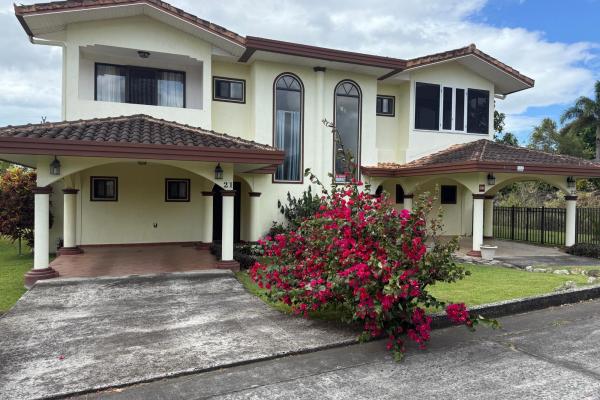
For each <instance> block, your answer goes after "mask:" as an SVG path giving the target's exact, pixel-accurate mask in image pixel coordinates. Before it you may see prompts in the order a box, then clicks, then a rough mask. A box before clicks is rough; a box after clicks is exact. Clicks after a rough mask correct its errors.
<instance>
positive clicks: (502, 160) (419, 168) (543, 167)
mask: <svg viewBox="0 0 600 400" xmlns="http://www.w3.org/2000/svg"><path fill="white" fill-rule="evenodd" d="M362 170H363V173H364V174H365V175H369V176H421V175H430V174H445V173H453V172H506V173H515V172H522V173H527V174H531V173H536V174H546V175H563V174H568V175H577V176H600V163H598V162H595V161H591V160H584V159H581V158H577V157H571V156H565V155H561V154H553V153H547V152H544V151H539V150H532V149H527V148H524V147H517V146H510V145H506V144H502V143H496V142H493V141H491V140H488V139H480V140H476V141H474V142H470V143H465V144H457V145H454V146H450V147H448V148H447V149H444V150H442V151H439V152H436V153H433V154H430V155H427V156H424V157H421V158H418V159H416V160H414V161H411V162H409V163H406V164H396V163H379V164H378V165H376V166H363V167H362Z"/></svg>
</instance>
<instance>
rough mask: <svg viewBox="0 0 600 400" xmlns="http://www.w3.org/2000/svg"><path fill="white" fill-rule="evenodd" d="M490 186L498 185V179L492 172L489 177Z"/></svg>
mask: <svg viewBox="0 0 600 400" xmlns="http://www.w3.org/2000/svg"><path fill="white" fill-rule="evenodd" d="M487 182H488V185H490V186H494V185H495V184H496V177H495V176H494V174H492V173H491V172H490V173H489V174H488V176H487Z"/></svg>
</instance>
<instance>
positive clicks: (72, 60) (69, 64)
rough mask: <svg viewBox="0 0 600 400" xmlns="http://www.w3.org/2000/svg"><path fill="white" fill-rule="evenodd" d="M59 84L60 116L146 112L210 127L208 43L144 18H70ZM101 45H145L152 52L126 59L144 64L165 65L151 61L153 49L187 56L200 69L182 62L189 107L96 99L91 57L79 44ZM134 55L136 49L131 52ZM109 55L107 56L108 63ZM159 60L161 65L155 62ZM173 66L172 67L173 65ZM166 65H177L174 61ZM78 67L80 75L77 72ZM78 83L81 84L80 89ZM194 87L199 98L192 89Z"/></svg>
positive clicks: (209, 49)
mask: <svg viewBox="0 0 600 400" xmlns="http://www.w3.org/2000/svg"><path fill="white" fill-rule="evenodd" d="M65 42H66V44H65V47H64V49H63V51H64V54H63V60H64V66H63V68H64V71H63V77H64V80H65V81H64V87H63V118H64V119H67V120H76V119H85V118H98V117H111V116H119V115H131V114H139V113H143V114H149V115H152V116H154V117H157V118H163V119H167V120H171V121H177V122H181V123H185V124H190V125H194V126H201V127H203V128H206V129H210V128H211V120H212V119H211V110H210V108H211V101H210V98H211V97H210V90H204V89H203V87H204V86H206V85H208V86H207V87H210V80H211V77H212V68H211V57H212V56H211V51H212V46H211V45H209V44H208V43H206V42H203V41H201V40H198V39H197V38H195V37H193V36H191V35H189V34H187V33H185V32H182V31H180V30H177V29H175V28H172V27H169V26H167V25H165V24H162V23H160V22H158V21H155V20H153V19H150V18H148V17H143V16H139V17H130V18H119V19H114V20H105V21H95V22H85V23H74V24H70V25H68V27H67V30H66V34H65ZM93 45H101V46H113V47H116V48H122V49H130V50H132V51H133V52H135V51H137V50H145V51H149V52H150V53H151V55H150V57H149V58H148V59H146V60H142V59H136V58H135V57H134V58H131V59H129V62H128V64H135V65H142V66H148V67H164V66H165V65H164V63H162V62H156V61H155V60H153V58H152V53H153V52H156V53H167V54H174V55H178V56H185V57H190V58H191V59H193V60H195V61H197V62H199V63H201V68H191V67H189V66H188V67H185V69H186V72H188V74H189V77H186V78H189V79H190V81H191V86H190V93H188V101H189V104H190V105H191V106H192V107H194V108H174V107H159V106H145V105H139V104H124V103H110V102H97V101H94V100H93V95H92V96H90V93H92V94H93V90H94V86H93V84H94V82H93V79H90V78H92V77H93V61H104V60H102V59H95V60H92V61H91V60H89V59H87V58H85V57H82V54H81V53H82V51H81V49H82V48H85V47H86V46H93ZM134 54H135V53H134ZM110 59H111V57H106V61H108V62H110ZM155 64H160V65H155ZM173 67H174V68H173ZM173 67H170V68H171V69H177V68H178V67H179V68H181V67H182V66H181V65H179V66H177V65H174V66H173ZM80 70H81V72H82V74H81V75H80V73H79V72H80ZM80 85H82V87H81V88H80ZM194 90H198V91H199V93H201V97H200V98H197V96H198V94H197V93H194Z"/></svg>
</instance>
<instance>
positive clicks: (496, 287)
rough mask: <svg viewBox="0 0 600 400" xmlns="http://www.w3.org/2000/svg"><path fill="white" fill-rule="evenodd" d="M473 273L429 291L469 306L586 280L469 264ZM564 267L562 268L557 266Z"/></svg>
mask: <svg viewBox="0 0 600 400" xmlns="http://www.w3.org/2000/svg"><path fill="white" fill-rule="evenodd" d="M465 268H466V269H467V270H469V271H471V275H470V276H467V277H466V278H465V279H463V280H461V281H458V282H454V283H445V282H441V283H437V284H435V285H433V286H431V287H430V288H429V292H430V293H431V294H432V295H434V296H436V297H437V298H438V299H440V300H443V301H446V302H451V301H454V302H459V301H462V302H464V303H466V304H467V305H469V306H476V305H479V304H486V303H493V302H496V301H502V300H512V299H518V298H521V297H528V296H535V295H541V294H546V293H551V292H553V291H554V289H556V288H557V287H559V286H561V285H563V284H564V283H565V282H567V281H574V282H576V283H577V284H578V285H584V284H587V278H586V277H585V276H581V275H555V274H550V273H534V272H526V271H521V270H518V269H513V268H505V267H498V266H488V265H473V264H467V265H465ZM557 269H562V268H557Z"/></svg>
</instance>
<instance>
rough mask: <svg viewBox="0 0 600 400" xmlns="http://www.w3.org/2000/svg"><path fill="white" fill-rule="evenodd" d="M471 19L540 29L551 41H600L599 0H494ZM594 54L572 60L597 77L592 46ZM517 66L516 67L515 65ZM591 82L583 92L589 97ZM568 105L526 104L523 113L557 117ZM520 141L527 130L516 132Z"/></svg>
mask: <svg viewBox="0 0 600 400" xmlns="http://www.w3.org/2000/svg"><path fill="white" fill-rule="evenodd" d="M471 19H472V20H473V21H474V22H478V23H484V24H487V25H492V26H495V27H498V28H506V27H508V28H525V29H528V30H532V31H539V32H543V35H544V37H545V38H546V39H547V40H549V41H552V42H564V43H577V42H590V43H594V44H596V45H598V44H600V0H573V1H569V0H550V1H543V0H529V1H527V0H525V1H523V0H495V1H492V2H489V3H487V4H486V5H485V6H484V7H483V8H482V9H481V10H480V11H479V12H477V13H475V14H473V15H472V16H471ZM591 53H592V54H593V55H595V56H596V58H595V59H594V58H592V59H590V60H586V61H585V62H579V63H575V65H580V66H582V67H584V68H587V69H589V70H591V71H592V72H593V73H594V74H595V77H596V79H600V49H598V48H596V49H591ZM517 68H518V67H517ZM592 86H593V82H591V83H590V85H589V89H588V91H587V92H586V93H581V94H582V95H588V96H592V89H593V88H592ZM569 104H570V102H566V103H558V104H553V105H551V106H545V107H529V109H528V110H527V111H526V112H524V113H523V114H522V115H524V116H528V117H532V118H535V119H541V118H544V117H550V118H553V119H555V120H557V121H558V120H559V119H560V116H561V114H562V112H563V110H564V109H565V108H566V107H567V106H568V105H569ZM517 133H518V136H519V139H520V141H522V142H523V141H526V140H527V138H528V136H529V133H530V130H529V129H523V130H520V131H518V132H517Z"/></svg>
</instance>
